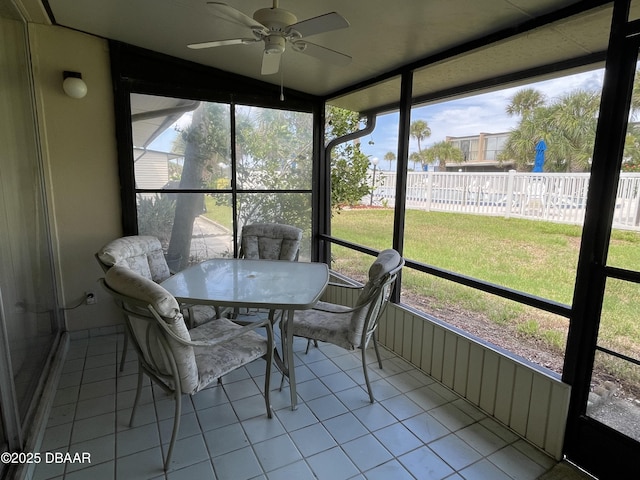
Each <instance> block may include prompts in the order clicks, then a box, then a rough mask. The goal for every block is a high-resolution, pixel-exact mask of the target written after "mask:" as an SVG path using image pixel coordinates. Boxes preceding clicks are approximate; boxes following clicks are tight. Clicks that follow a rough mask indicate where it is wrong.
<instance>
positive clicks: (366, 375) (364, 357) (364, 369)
mask: <svg viewBox="0 0 640 480" xmlns="http://www.w3.org/2000/svg"><path fill="white" fill-rule="evenodd" d="M360 351H361V352H362V372H363V373H364V381H365V382H366V384H367V391H368V392H369V401H370V402H371V403H373V402H375V399H374V398H373V390H371V382H369V372H367V349H366V348H360Z"/></svg>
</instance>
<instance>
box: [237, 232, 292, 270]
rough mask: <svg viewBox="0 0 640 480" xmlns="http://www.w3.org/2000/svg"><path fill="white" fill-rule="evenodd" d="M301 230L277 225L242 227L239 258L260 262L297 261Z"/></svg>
mask: <svg viewBox="0 0 640 480" xmlns="http://www.w3.org/2000/svg"><path fill="white" fill-rule="evenodd" d="M301 240H302V230H300V229H299V228H297V227H293V226H291V225H282V224H279V223H254V224H250V225H245V226H244V227H242V237H241V242H240V257H241V258H248V259H261V260H289V261H295V260H297V259H298V252H299V251H300V241H301Z"/></svg>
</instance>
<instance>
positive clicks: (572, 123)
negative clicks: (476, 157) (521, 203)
mask: <svg viewBox="0 0 640 480" xmlns="http://www.w3.org/2000/svg"><path fill="white" fill-rule="evenodd" d="M528 90H530V91H529V92H528V93H527V94H526V95H525V94H523V95H522V96H518V94H516V95H514V97H513V99H512V102H511V104H510V105H509V106H508V107H507V111H509V109H511V111H513V112H521V113H522V119H521V120H520V123H519V124H518V126H517V128H516V129H515V130H513V132H511V135H510V136H509V140H508V141H507V143H506V145H505V149H504V151H503V152H502V154H501V156H500V159H501V160H507V159H509V160H514V161H515V163H516V166H517V167H518V168H519V169H520V170H530V169H531V167H532V165H533V160H534V158H535V146H536V144H537V143H538V141H539V140H540V139H544V141H545V142H546V144H547V150H546V152H545V156H546V160H545V164H544V170H545V171H548V172H579V171H588V170H589V168H590V167H589V158H591V155H592V151H593V144H594V140H595V130H596V118H597V114H598V108H599V105H600V96H599V94H598V93H597V92H593V91H587V90H576V91H573V92H570V93H568V94H566V95H564V96H563V97H560V98H559V99H557V100H555V101H554V102H553V103H551V104H548V105H543V104H538V105H537V106H536V107H533V108H529V107H530V106H531V105H534V104H535V102H533V103H532V102H529V103H527V102H525V100H527V99H528V100H532V99H534V98H535V95H534V94H533V93H532V92H535V91H534V90H532V89H528ZM522 92H527V90H523V91H522ZM518 93H520V92H518ZM516 97H518V98H516ZM518 99H519V100H518ZM516 100H518V101H516ZM524 105H529V107H525V106H524Z"/></svg>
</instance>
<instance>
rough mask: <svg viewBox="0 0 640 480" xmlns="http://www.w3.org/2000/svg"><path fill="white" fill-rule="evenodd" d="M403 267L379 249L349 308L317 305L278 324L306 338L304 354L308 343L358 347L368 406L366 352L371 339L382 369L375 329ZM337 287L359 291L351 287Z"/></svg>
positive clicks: (388, 252)
mask: <svg viewBox="0 0 640 480" xmlns="http://www.w3.org/2000/svg"><path fill="white" fill-rule="evenodd" d="M403 265H404V259H403V258H402V257H401V256H400V254H399V253H398V252H397V251H395V250H393V249H389V250H383V251H382V252H380V254H379V255H378V258H377V259H376V260H375V262H373V264H372V265H371V267H370V268H369V280H368V281H367V283H366V284H365V285H364V287H361V288H362V291H361V292H360V295H359V297H358V299H357V301H356V303H355V306H354V307H353V308H350V307H346V306H344V305H338V304H334V303H328V302H318V303H317V304H316V306H315V307H314V308H313V309H311V310H302V311H297V312H295V314H294V316H293V321H289V322H284V323H281V325H280V327H281V328H292V329H293V332H292V333H293V335H294V336H298V337H304V338H307V339H308V343H307V351H308V349H309V346H310V342H311V340H315V341H322V342H329V343H332V344H334V345H337V346H339V347H342V348H345V349H347V350H354V349H356V348H360V349H361V352H362V369H363V372H364V378H365V382H366V384H367V390H368V392H369V400H370V401H371V403H373V402H374V397H373V391H372V389H371V384H370V382H369V374H368V372H367V361H366V349H367V345H368V344H369V341H370V340H372V341H373V346H374V349H375V352H376V357H377V359H378V365H379V366H380V369H382V359H381V358H380V352H379V350H378V343H377V341H376V328H377V327H378V321H379V320H380V316H381V314H382V312H383V310H384V308H385V306H386V304H387V302H388V300H389V297H390V295H391V292H392V289H393V285H394V282H395V279H396V277H397V275H398V272H400V270H401V269H402V267H403ZM332 285H336V284H332ZM339 287H340V288H359V287H355V286H351V285H339ZM282 335H285V332H282Z"/></svg>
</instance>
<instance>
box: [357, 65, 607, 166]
mask: <svg viewBox="0 0 640 480" xmlns="http://www.w3.org/2000/svg"><path fill="white" fill-rule="evenodd" d="M603 75H604V70H595V71H590V72H586V73H580V74H576V75H571V76H569V77H563V78H560V79H554V80H546V81H544V82H538V83H534V84H530V85H526V86H520V87H514V88H508V89H505V90H500V91H496V92H492V93H485V94H482V95H475V96H473V97H467V98H462V99H459V100H452V101H449V102H444V103H439V104H436V105H430V106H424V107H418V108H415V109H414V110H413V112H412V115H411V121H414V120H418V119H420V120H425V121H426V122H427V124H428V125H429V127H430V128H431V136H430V137H429V138H427V139H426V140H425V141H423V142H422V145H421V147H422V148H423V149H424V148H427V147H429V146H430V145H432V144H434V143H436V142H440V141H442V140H444V139H445V137H447V136H452V137H462V136H468V135H478V134H479V133H481V132H485V133H500V132H508V131H510V130H511V129H513V128H515V127H516V126H517V123H518V118H517V117H510V116H509V115H507V113H506V112H505V107H506V106H507V105H508V104H509V101H510V99H511V97H512V96H513V95H514V94H515V93H516V92H517V91H518V90H521V89H523V88H528V87H531V88H535V89H537V90H540V91H541V92H542V93H543V94H544V95H545V97H546V98H547V100H548V101H549V100H553V99H556V98H559V97H561V96H563V95H565V94H568V93H570V92H573V91H574V90H577V89H588V90H597V91H600V90H601V89H602V80H603ZM397 137H398V114H397V113H395V114H389V115H384V116H380V117H378V120H377V123H376V129H375V131H374V132H373V133H372V134H371V135H368V136H365V137H362V138H361V139H360V141H361V150H362V151H363V152H364V153H365V155H368V156H369V157H372V158H373V157H378V158H379V160H380V162H379V164H378V168H381V169H383V170H389V162H388V161H385V160H384V155H385V154H386V153H387V152H389V151H391V152H393V153H395V154H397V148H398V147H397ZM371 142H373V144H371ZM409 150H410V152H415V151H418V145H417V142H416V141H415V140H413V139H412V140H411V143H410V146H409ZM410 165H411V163H410ZM392 168H393V169H395V163H394V164H393V165H392Z"/></svg>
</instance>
